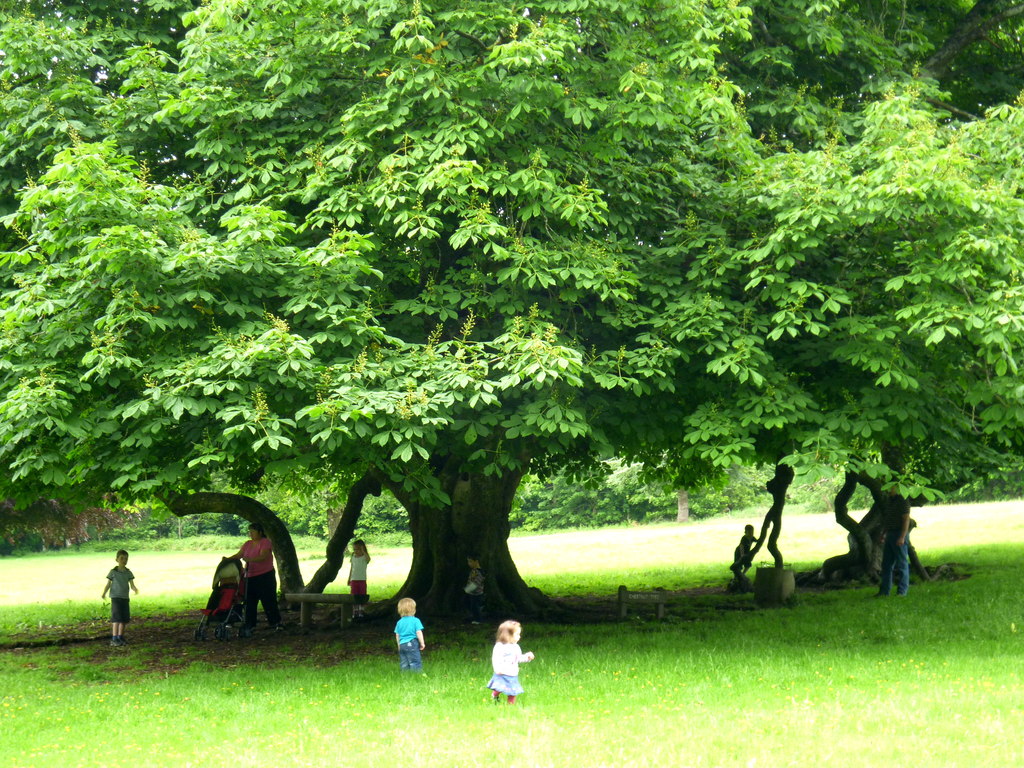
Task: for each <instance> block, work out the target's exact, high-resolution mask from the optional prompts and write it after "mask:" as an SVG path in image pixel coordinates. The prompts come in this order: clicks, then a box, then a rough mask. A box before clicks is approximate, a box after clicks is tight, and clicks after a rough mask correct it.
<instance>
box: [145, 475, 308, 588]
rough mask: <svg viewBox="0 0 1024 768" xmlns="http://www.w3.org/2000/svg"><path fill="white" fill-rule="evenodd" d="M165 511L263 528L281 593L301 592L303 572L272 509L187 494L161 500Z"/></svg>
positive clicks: (244, 499)
mask: <svg viewBox="0 0 1024 768" xmlns="http://www.w3.org/2000/svg"><path fill="white" fill-rule="evenodd" d="M164 504H165V505H166V506H167V508H168V509H169V510H170V511H171V512H172V513H173V514H174V515H175V516H177V517H187V516H188V515H209V514H222V515H237V516H238V517H241V518H243V519H245V520H248V521H249V522H250V523H259V524H260V525H261V526H263V530H264V532H266V534H267V538H268V539H270V542H271V544H273V546H274V559H275V560H276V561H277V572H278V577H279V579H280V582H281V591H282V592H302V591H303V582H302V571H300V570H299V556H298V555H297V554H296V552H295V544H294V543H293V542H292V537H291V534H289V533H288V528H287V527H286V526H285V524H284V522H282V520H281V518H279V517H278V516H277V515H275V514H274V512H273V511H272V510H270V509H269V508H268V507H266V506H264V505H263V504H261V503H260V502H258V501H256V499H253V498H251V497H249V496H243V495H241V494H238V493H206V492H201V493H190V494H187V495H179V496H173V497H171V498H169V499H165V500H164Z"/></svg>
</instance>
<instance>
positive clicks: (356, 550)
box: [348, 539, 370, 616]
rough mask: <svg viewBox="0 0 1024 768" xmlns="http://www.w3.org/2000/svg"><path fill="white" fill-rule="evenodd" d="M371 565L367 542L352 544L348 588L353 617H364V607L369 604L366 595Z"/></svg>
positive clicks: (354, 542) (368, 598) (357, 541)
mask: <svg viewBox="0 0 1024 768" xmlns="http://www.w3.org/2000/svg"><path fill="white" fill-rule="evenodd" d="M369 563H370V553H369V552H367V551H366V542H365V541H363V540H362V539H356V540H355V541H353V542H352V557H350V558H349V570H348V586H349V591H350V592H351V593H352V602H353V603H354V606H353V608H352V615H353V616H362V615H363V606H364V605H366V603H367V602H369V600H370V597H369V595H367V594H366V566H367V565H369Z"/></svg>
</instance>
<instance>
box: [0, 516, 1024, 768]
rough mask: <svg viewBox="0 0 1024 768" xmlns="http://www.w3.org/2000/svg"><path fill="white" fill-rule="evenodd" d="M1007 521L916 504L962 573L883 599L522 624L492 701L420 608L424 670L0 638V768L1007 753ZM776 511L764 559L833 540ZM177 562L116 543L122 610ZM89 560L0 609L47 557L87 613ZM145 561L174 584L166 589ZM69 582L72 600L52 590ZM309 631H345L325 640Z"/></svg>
mask: <svg viewBox="0 0 1024 768" xmlns="http://www.w3.org/2000/svg"><path fill="white" fill-rule="evenodd" d="M1021 512H1024V506H1022V505H1019V504H1008V505H986V506H984V507H961V508H955V509H954V508H935V509H926V510H920V511H916V512H915V517H916V518H917V519H918V521H919V523H920V529H919V530H918V531H916V532H915V537H914V539H915V544H916V546H917V548H918V550H919V552H920V553H921V556H922V558H923V559H924V560H925V562H926V563H929V564H935V563H939V562H946V561H956V562H960V563H964V564H965V565H966V566H967V567H969V569H970V571H971V573H972V576H971V578H969V579H966V580H963V581H957V582H937V583H933V584H927V585H921V584H915V585H914V586H913V587H912V589H911V593H910V596H909V597H907V598H905V599H899V600H897V599H896V598H890V599H889V600H875V599H872V598H871V597H870V594H871V590H870V589H868V588H861V589H854V590H845V591H837V592H826V593H815V594H802V595H801V596H800V598H799V600H798V601H797V604H796V605H795V606H793V607H790V608H786V609H781V610H774V611H758V610H752V609H751V610H742V611H734V610H729V611H714V612H712V611H709V612H706V613H703V614H702V617H703V618H702V619H701V620H700V621H687V620H683V619H682V618H681V614H682V613H683V611H682V609H683V607H684V606H683V603H680V604H679V605H677V606H674V607H673V608H672V609H670V615H669V618H668V620H666V621H664V622H657V621H654V620H651V619H650V618H648V617H646V616H641V617H639V618H631V619H630V620H629V621H626V622H623V623H619V624H595V625H589V624H583V625H575V626H565V625H554V624H543V623H535V622H529V621H527V622H526V625H525V628H524V637H523V641H522V644H523V646H524V648H525V649H529V650H534V651H535V652H536V653H537V660H536V661H535V662H533V663H532V664H529V665H525V666H524V667H523V672H522V680H523V683H524V686H525V687H526V694H524V696H523V697H522V698H521V701H520V704H519V705H517V706H516V707H514V708H507V707H494V706H492V705H490V704H489V703H488V702H487V691H486V690H485V688H484V683H485V682H486V680H487V678H488V677H489V674H490V669H489V648H490V644H491V633H492V632H493V627H484V628H468V627H467V628H455V629H447V630H441V629H438V628H437V627H436V626H435V627H432V626H431V623H430V620H429V617H426V620H427V621H426V623H427V639H428V650H427V652H426V654H425V671H426V675H425V676H424V677H417V676H413V677H403V676H401V675H400V674H399V673H398V669H397V667H398V665H397V660H395V659H394V658H392V657H391V656H390V655H375V654H370V655H367V656H366V657H364V658H361V659H360V660H359V661H353V662H346V663H343V664H340V665H336V666H324V665H323V664H322V663H321V661H320V657H319V656H318V653H317V651H316V650H315V649H314V650H313V651H312V652H310V653H309V655H308V657H307V658H305V660H304V661H303V662H302V663H298V664H290V665H287V666H273V665H270V666H268V665H265V664H263V663H262V662H261V657H260V653H259V645H258V641H256V642H254V643H252V644H249V645H246V646H244V647H243V645H242V644H239V645H238V654H237V659H236V663H237V666H235V667H233V668H222V667H221V666H218V665H215V664H211V663H208V662H206V661H204V660H203V658H202V657H201V656H198V655H197V656H195V657H194V658H195V661H194V662H193V663H192V666H191V667H188V668H187V669H186V671H184V672H180V673H177V674H174V673H172V674H170V675H169V676H164V675H163V674H162V673H161V674H155V673H152V672H147V671H144V669H143V667H142V665H141V664H140V663H139V659H141V658H142V657H143V655H144V654H145V653H146V650H145V649H144V648H138V647H132V648H129V649H126V650H123V651H121V652H111V653H102V652H100V653H97V652H96V648H94V647H93V646H92V645H88V644H87V645H80V646H74V647H68V648H56V649H46V650H41V651H6V652H2V653H0V674H2V675H3V680H4V686H3V693H2V698H0V765H3V766H12V768H13V766H18V768H46V767H48V766H60V767H61V768H64V767H65V766H90V767H92V766H98V765H104V766H112V768H118V767H119V766H123V767H124V768H129V767H130V768H141V767H146V768H148V767H149V766H154V767H156V768H160V767H162V766H169V767H170V766H173V767H174V768H179V767H180V766H198V765H206V764H209V763H210V762H211V760H224V759H229V760H230V762H232V763H236V762H240V763H242V764H245V763H266V764H272V765H274V766H275V768H277V767H280V768H292V767H297V766H322V765H338V766H376V765H384V764H392V763H395V762H398V761H399V760H400V756H401V755H414V756H415V759H414V762H415V763H416V764H417V765H419V766H437V767H442V766H443V767H445V768H448V767H450V766H458V767H459V768H462V767H463V766H466V767H474V766H488V767H489V768H491V767H493V766H495V765H499V766H505V765H514V766H517V767H522V768H529V767H530V766H544V767H547V766H551V767H555V766H559V767H560V766H571V767H572V768H578V767H579V766H585V767H590V766H659V767H660V766H666V767H668V766H672V767H673V768H676V767H678V766H683V767H684V768H685V767H688V766H714V767H722V768H731V767H732V766H737V767H739V766H744V767H750V766H754V767H756V766H811V765H822V764H834V765H843V766H878V765H893V764H913V765H923V766H943V767H946V766H951V767H958V766H963V767H964V768H968V767H969V768H976V767H978V766H1015V765H1021V764H1024V747H1022V746H1021V739H1020V737H1019V734H1020V733H1021V730H1022V728H1024V685H1022V681H1021V674H1022V673H1021V671H1020V664H1019V659H1020V655H1021V651H1022V645H1021V642H1022V634H1024V606H1022V602H1021V600H1020V597H1019V596H1020V594H1022V592H1024V569H1021V568H1020V567H1019V565H1018V564H1019V562H1020V560H1021V556H1022V555H1024V515H1022V514H1021ZM744 522H746V521H745V520H743V519H736V518H734V519H731V520H725V521H713V522H710V523H703V524H693V525H686V526H674V525H666V526H656V527H651V528H624V529H619V530H612V531H585V532H566V533H560V534H557V535H552V536H529V537H521V538H514V539H513V540H512V548H513V551H514V552H515V556H516V560H517V563H519V566H520V568H521V570H522V571H523V573H524V575H525V576H526V578H527V579H528V581H530V582H531V583H534V584H540V585H542V586H543V587H544V588H545V589H547V590H548V591H550V592H553V593H559V594H565V593H567V592H569V593H575V594H588V593H592V594H595V595H605V596H610V594H611V593H612V592H613V591H614V589H615V587H616V586H617V585H618V584H619V583H628V584H629V585H630V586H634V587H642V586H648V585H650V586H667V587H671V586H697V585H700V584H703V583H709V582H714V583H721V582H722V581H724V580H725V578H726V577H727V576H728V573H727V572H726V571H725V570H724V568H725V565H724V561H727V560H728V557H729V555H730V554H731V551H732V547H733V546H734V544H735V539H736V538H738V536H739V533H740V532H741V530H742V525H743V523H744ZM752 522H755V521H752ZM784 525H785V529H784V534H783V552H784V553H786V554H787V557H789V558H791V559H792V560H793V561H794V562H795V563H797V564H798V565H797V567H800V565H799V563H801V562H806V563H808V564H811V563H816V562H817V561H818V560H819V559H820V558H821V557H824V556H828V555H831V554H836V553H837V552H839V551H841V550H842V549H843V548H844V547H843V535H842V533H841V532H838V533H837V532H836V531H834V530H831V529H832V528H834V527H835V526H834V523H832V522H831V521H830V520H829V519H828V518H827V517H825V516H821V515H807V516H794V517H792V518H791V519H787V520H786V521H785V523H784ZM371 551H372V550H371ZM373 554H374V562H373V564H372V566H371V567H372V569H373V570H371V585H373V584H374V583H376V584H377V586H378V588H379V589H380V590H381V591H384V590H385V587H386V586H387V585H394V586H397V585H398V584H399V583H400V582H401V580H402V578H403V577H404V575H405V574H404V570H403V567H407V560H406V561H403V558H405V557H407V553H406V552H402V551H395V552H384V551H383V550H380V551H373ZM177 557H179V558H184V559H182V560H173V559H172V560H167V561H160V560H158V559H156V558H154V559H152V560H150V555H149V554H146V553H142V552H140V553H135V554H133V561H132V563H131V565H132V567H133V568H134V569H135V571H136V574H137V576H138V577H139V582H140V586H141V587H142V589H143V593H142V595H141V596H140V598H139V599H138V600H137V601H136V603H137V604H138V606H139V607H142V606H144V605H145V606H155V605H159V604H161V601H166V605H167V606H170V607H173V606H175V605H177V606H184V605H186V604H188V603H189V602H190V601H191V600H194V599H195V597H199V596H201V595H205V594H206V592H207V591H208V588H209V585H208V583H207V582H206V579H208V578H209V573H210V571H211V570H212V567H213V565H215V564H216V563H215V562H213V563H212V564H211V560H210V556H209V554H208V553H207V554H205V555H203V556H200V557H197V558H196V559H195V560H191V559H189V558H190V557H191V556H189V555H187V554H186V555H179V556H177ZM111 560H112V557H111V558H103V557H99V558H98V559H90V557H87V556H85V555H67V556H55V557H44V558H21V559H18V560H7V561H0V576H2V579H3V583H4V584H5V586H6V585H8V584H10V585H12V590H13V591H15V592H19V593H21V594H22V597H23V598H24V599H25V603H24V604H22V605H13V604H10V603H11V602H12V601H11V596H10V594H7V595H4V596H3V599H4V600H5V602H7V603H8V605H7V606H6V607H5V608H4V609H3V611H4V614H5V615H8V616H15V615H20V616H23V617H24V616H34V615H36V614H35V613H34V612H35V611H38V610H40V609H39V608H37V607H36V606H34V605H33V604H32V597H31V592H32V590H31V589H30V586H31V583H30V582H31V579H30V578H29V576H28V575H29V574H37V573H39V572H38V571H36V570H35V569H37V568H41V567H45V568H49V569H50V570H49V571H48V572H49V573H51V574H57V573H61V572H62V570H61V569H63V568H64V567H65V566H64V562H65V561H66V562H67V567H68V571H67V573H68V574H69V575H67V576H66V577H63V578H65V579H66V581H65V582H64V594H63V595H61V594H59V593H57V594H56V596H55V601H51V603H50V604H49V608H47V610H53V611H55V612H56V613H58V614H59V613H64V614H67V615H73V614H75V613H76V612H86V613H88V612H89V611H93V612H95V613H99V610H98V609H95V608H93V607H92V606H93V605H94V604H98V602H99V600H98V598H99V593H100V591H101V590H102V586H103V585H102V578H103V575H104V574H105V573H106V569H107V568H109V562H110V561H111ZM403 562H405V563H406V565H405V566H403V564H402V563H403ZM310 565H311V567H312V568H315V567H316V562H315V561H311V562H310ZM306 567H307V565H306V563H305V562H304V563H303V568H304V569H305V568H306ZM310 572H311V571H310ZM168 573H173V574H174V578H176V579H179V580H180V581H181V582H182V583H183V584H185V585H187V587H186V586H181V585H178V584H167V583H166V579H167V578H168V577H167V575H166V574H168ZM86 575H88V576H89V580H88V582H87V583H84V584H83V583H81V582H83V581H84V578H83V577H84V576H86ZM307 575H308V574H307ZM94 576H98V577H99V578H98V579H94V578H93V577H94ZM374 577H375V578H376V581H375V582H374V580H373V579H374ZM79 590H81V594H82V595H83V596H84V597H83V598H81V599H78V598H73V597H72V595H76V594H78V592H79ZM190 595H194V596H195V597H190ZM83 604H86V605H85V607H83ZM192 607H194V605H193V606H192ZM26 623H27V622H26ZM388 630H389V627H382V630H381V634H382V637H381V639H380V644H381V647H384V646H387V644H388V643H389V642H390V638H388V637H387V633H388ZM318 642H319V640H318ZM322 642H323V646H322V647H323V648H325V649H329V648H335V647H345V646H346V644H347V643H350V642H353V641H352V640H350V639H349V638H347V637H346V636H345V634H344V633H338V634H332V635H330V636H327V637H325V638H324V639H323V641H322ZM363 642H365V640H364V641H363ZM371 642H372V641H371ZM182 647H183V649H187V648H189V647H190V643H189V642H188V638H187V629H183V638H182ZM119 651H120V649H119ZM190 658H192V657H191V656H190ZM254 731H255V732H256V734H257V735H252V734H253V732H254ZM225 756H229V757H225Z"/></svg>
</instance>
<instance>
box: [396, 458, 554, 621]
mask: <svg viewBox="0 0 1024 768" xmlns="http://www.w3.org/2000/svg"><path fill="white" fill-rule="evenodd" d="M435 476H436V478H437V480H438V481H439V483H440V485H441V490H443V491H444V493H445V495H446V496H447V497H448V499H450V503H448V504H438V503H436V502H434V503H430V502H423V501H421V500H419V499H418V498H416V497H415V495H413V494H410V493H409V492H408V491H406V490H405V489H403V488H402V487H400V486H399V485H398V484H397V483H396V482H395V481H393V480H391V479H389V478H386V477H383V476H382V477H381V478H380V479H381V480H382V482H383V483H384V484H385V485H386V486H387V487H388V488H389V489H390V490H391V492H392V493H393V494H394V495H395V498H397V499H398V500H399V502H401V504H402V505H403V506H404V507H405V508H406V510H407V511H408V512H409V528H410V530H411V531H412V542H413V559H412V567H411V568H410V569H409V576H408V578H407V579H406V582H405V584H404V585H403V586H402V588H401V589H400V590H399V592H398V595H397V597H399V598H401V597H411V598H413V599H414V600H416V604H417V609H418V610H422V611H423V612H424V613H434V614H452V613H458V612H460V611H463V610H464V603H465V592H464V591H463V587H464V586H465V584H466V579H467V577H468V575H469V569H468V567H467V565H466V559H467V557H469V556H476V557H478V558H479V560H480V564H481V566H482V567H483V569H484V573H485V574H486V581H485V585H484V590H485V591H484V601H485V606H486V607H487V609H488V610H490V611H491V612H495V613H500V614H503V615H504V614H514V613H519V614H529V613H536V612H537V611H539V610H541V609H543V608H544V607H546V606H547V604H548V601H547V599H546V598H545V597H544V596H543V595H542V594H541V592H540V591H539V590H537V589H532V588H530V587H528V586H527V585H526V582H524V581H523V578H522V576H520V575H519V571H518V569H517V568H516V565H515V563H514V562H513V560H512V555H511V554H510V553H509V550H508V535H509V531H510V526H509V513H510V511H511V509H512V501H513V498H514V497H515V493H516V489H517V488H518V487H519V482H520V480H521V479H522V476H523V470H515V471H506V472H505V473H503V474H501V475H497V476H493V475H483V474H479V473H466V472H462V471H460V467H459V465H458V462H457V461H456V460H453V459H448V460H443V461H442V462H441V463H440V468H439V469H437V470H436V472H435ZM506 617H507V616H506Z"/></svg>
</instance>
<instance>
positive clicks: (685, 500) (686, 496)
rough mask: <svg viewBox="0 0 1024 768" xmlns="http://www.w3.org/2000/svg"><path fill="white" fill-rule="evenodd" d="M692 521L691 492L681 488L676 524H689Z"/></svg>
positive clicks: (677, 497) (678, 497)
mask: <svg viewBox="0 0 1024 768" xmlns="http://www.w3.org/2000/svg"><path fill="white" fill-rule="evenodd" d="M689 521H690V492H689V491H688V490H686V489H685V488H680V489H679V493H678V495H677V496H676V522H677V523H687V522H689Z"/></svg>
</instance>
